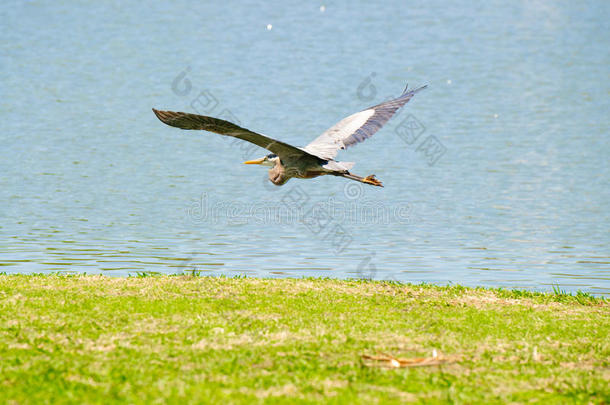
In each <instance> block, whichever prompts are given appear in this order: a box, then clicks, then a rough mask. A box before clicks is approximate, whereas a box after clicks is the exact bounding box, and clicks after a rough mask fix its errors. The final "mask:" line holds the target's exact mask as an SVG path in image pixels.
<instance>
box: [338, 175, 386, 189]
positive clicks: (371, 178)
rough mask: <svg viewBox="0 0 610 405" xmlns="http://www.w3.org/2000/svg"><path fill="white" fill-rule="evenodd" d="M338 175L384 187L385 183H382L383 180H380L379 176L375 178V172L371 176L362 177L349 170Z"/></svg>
mask: <svg viewBox="0 0 610 405" xmlns="http://www.w3.org/2000/svg"><path fill="white" fill-rule="evenodd" d="M338 176H343V177H345V178H346V179H350V180H356V181H359V182H360V183H366V184H370V185H372V186H377V187H383V184H381V182H380V181H379V180H377V178H375V175H374V174H371V175H370V176H366V177H360V176H356V175H355V174H351V173H349V172H348V173H341V174H338Z"/></svg>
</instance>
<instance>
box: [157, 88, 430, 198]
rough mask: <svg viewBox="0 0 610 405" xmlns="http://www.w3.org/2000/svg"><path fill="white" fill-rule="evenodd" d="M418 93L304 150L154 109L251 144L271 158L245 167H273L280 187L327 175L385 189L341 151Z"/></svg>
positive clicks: (407, 93) (174, 121)
mask: <svg viewBox="0 0 610 405" xmlns="http://www.w3.org/2000/svg"><path fill="white" fill-rule="evenodd" d="M426 87H427V85H425V86H421V87H419V88H417V89H415V90H409V85H408V84H407V86H406V87H405V90H404V91H403V92H402V94H401V95H400V96H399V97H397V98H394V99H391V100H388V101H384V102H382V103H380V104H377V105H375V106H372V107H369V108H367V109H365V110H362V111H360V112H357V113H355V114H352V115H350V116H349V117H346V118H344V119H342V120H341V121H339V122H338V123H336V124H335V125H333V126H332V127H330V128H329V129H327V130H326V131H324V132H323V133H322V134H321V135H320V136H318V137H317V138H316V139H314V140H313V141H312V142H311V143H309V144H308V145H307V146H304V147H302V148H299V147H296V146H293V145H290V144H288V143H285V142H282V141H279V140H277V139H273V138H270V137H268V136H265V135H261V134H259V133H256V132H253V131H250V130H249V129H246V128H242V127H240V126H238V125H236V124H233V123H232V122H229V121H225V120H222V119H219V118H214V117H206V116H203V115H198V114H191V113H185V112H174V111H161V110H156V109H154V108H153V109H152V110H153V112H154V113H155V115H156V116H157V118H159V120H160V121H161V122H163V123H165V124H167V125H169V126H172V127H176V128H180V129H190V130H204V131H209V132H214V133H217V134H220V135H226V136H231V137H235V138H238V139H242V140H244V141H248V142H251V143H253V144H255V145H258V146H260V147H262V148H264V149H267V150H268V151H269V152H271V153H270V154H268V155H266V156H263V157H261V158H259V159H255V160H248V161H246V162H244V163H245V164H249V165H252V164H257V165H262V166H267V167H270V169H269V180H270V181H271V182H272V183H273V184H275V185H276V186H282V185H284V184H286V182H287V181H288V180H290V179H291V178H293V177H295V178H299V179H312V178H315V177H319V176H324V175H332V176H338V177H343V178H346V179H350V180H354V181H358V182H361V183H365V184H369V185H372V186H377V187H383V184H382V183H381V181H379V180H378V179H377V178H376V177H375V175H374V174H371V175H369V176H366V177H360V176H357V175H355V174H353V173H351V172H350V170H351V169H352V167H353V166H354V164H355V163H354V162H341V161H338V160H335V158H336V156H337V154H338V152H339V151H340V150H344V149H347V148H349V147H351V146H354V145H356V144H358V143H360V142H363V141H364V140H366V139H367V138H370V137H371V136H373V135H374V134H375V133H376V132H377V131H379V129H381V127H383V126H384V125H385V124H386V123H387V122H388V121H389V120H390V118H392V116H393V115H394V114H395V113H396V111H398V110H399V109H400V108H401V107H403V106H404V105H405V104H406V103H408V102H409V100H411V98H413V96H414V95H415V93H417V92H419V91H420V90H422V89H425V88H426Z"/></svg>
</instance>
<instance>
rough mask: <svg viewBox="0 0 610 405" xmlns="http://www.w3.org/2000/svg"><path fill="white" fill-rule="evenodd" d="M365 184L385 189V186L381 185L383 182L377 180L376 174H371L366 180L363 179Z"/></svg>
mask: <svg viewBox="0 0 610 405" xmlns="http://www.w3.org/2000/svg"><path fill="white" fill-rule="evenodd" d="M362 182H363V183H366V184H371V185H373V186H377V187H383V184H381V182H380V181H379V180H377V178H375V175H374V174H371V175H370V176H366V177H365V178H364V179H362Z"/></svg>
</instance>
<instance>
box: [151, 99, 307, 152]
mask: <svg viewBox="0 0 610 405" xmlns="http://www.w3.org/2000/svg"><path fill="white" fill-rule="evenodd" d="M153 112H154V113H155V115H156V116H157V118H159V120H161V122H163V123H165V124H167V125H170V126H172V127H176V128H180V129H200V130H204V131H210V132H214V133H217V134H220V135H227V136H232V137H235V138H239V139H243V140H244V141H248V142H251V143H253V144H255V145H258V146H260V147H261V148H265V149H267V150H269V151H271V152H273V153H275V154H277V155H278V156H279V157H280V159H285V158H289V157H299V156H303V155H308V156H311V155H310V154H309V153H308V152H306V151H304V150H302V149H299V148H297V147H294V146H292V145H289V144H287V143H284V142H281V141H277V140H275V139H273V138H269V137H267V136H265V135H261V134H257V133H256V132H252V131H250V130H248V129H245V128H242V127H240V126H237V125H235V124H233V123H231V122H229V121H225V120H221V119H218V118H213V117H205V116H203V115H197V114H189V113H183V112H174V111H159V110H155V109H154V108H153Z"/></svg>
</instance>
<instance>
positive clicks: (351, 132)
mask: <svg viewBox="0 0 610 405" xmlns="http://www.w3.org/2000/svg"><path fill="white" fill-rule="evenodd" d="M426 87H427V86H422V87H420V88H417V89H415V90H409V91H407V88H408V86H407V88H405V91H404V92H403V93H402V95H401V96H400V97H398V98H395V99H393V100H388V101H385V102H383V103H381V104H378V105H376V106H373V107H370V108H368V109H366V110H363V111H360V112H358V113H356V114H353V115H350V116H349V117H347V118H344V119H342V120H341V121H339V122H338V123H337V124H335V125H334V126H333V127H331V128H329V129H327V130H326V131H325V132H324V133H323V134H322V135H320V136H319V137H317V138H316V139H314V140H313V141H312V142H311V143H310V144H309V145H307V146H305V147H304V148H303V149H305V150H306V151H307V152H309V153H311V154H313V155H316V156H318V157H320V158H323V159H333V158H334V157H335V156H337V152H338V151H339V150H340V149H346V148H348V147H350V146H352V145H355V144H357V143H359V142H362V141H364V140H365V139H367V138H370V137H371V136H373V134H375V132H377V131H379V129H380V128H381V127H382V126H384V125H385V123H386V122H388V121H389V119H390V118H392V116H393V115H394V113H396V111H398V109H400V108H401V107H402V106H403V105H405V104H407V103H408V102H409V100H411V98H412V97H413V95H414V94H415V93H417V92H418V91H420V90H422V89H425V88H426Z"/></svg>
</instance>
